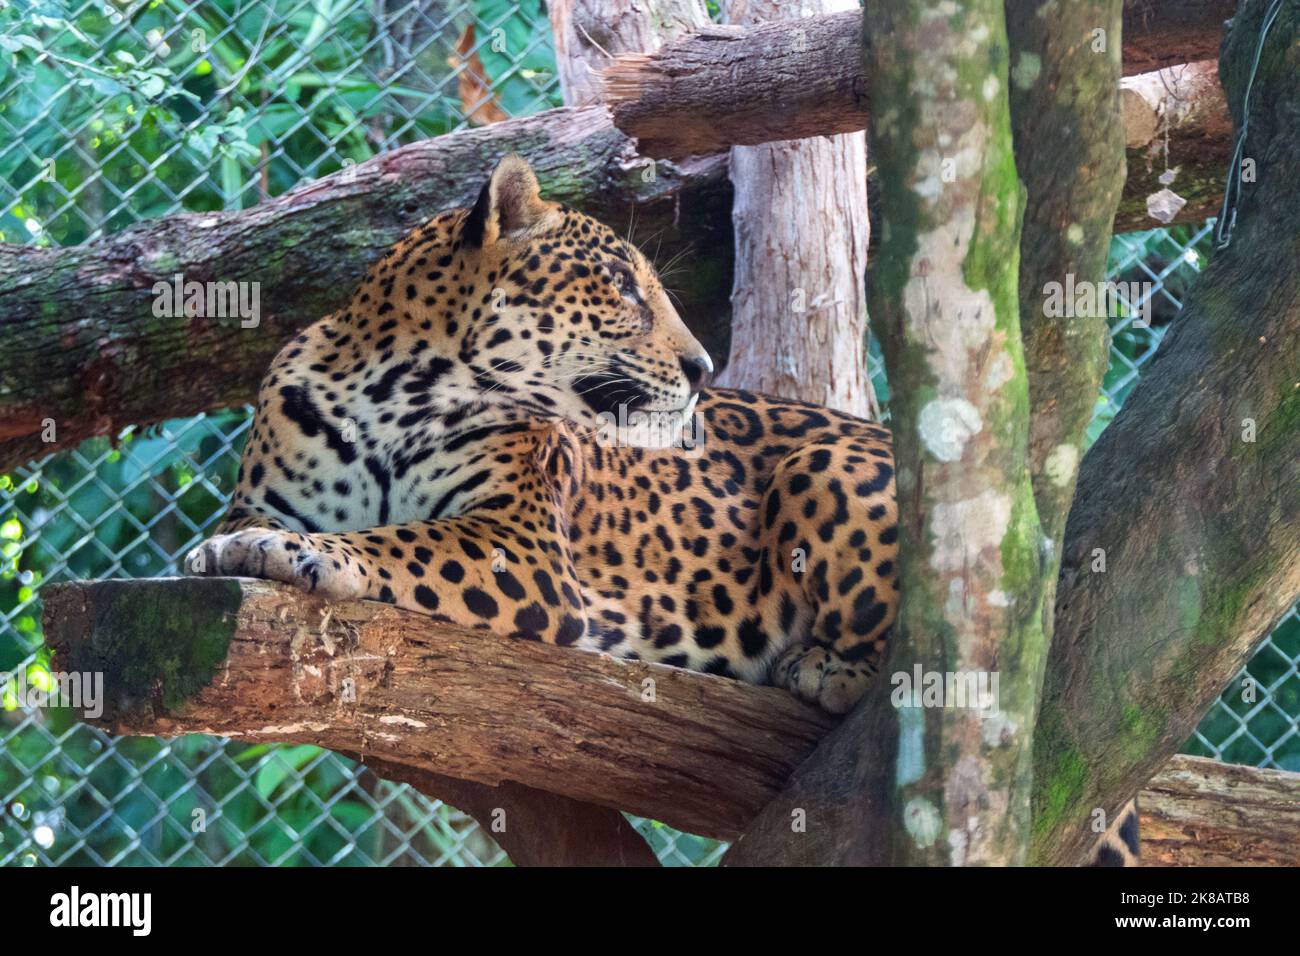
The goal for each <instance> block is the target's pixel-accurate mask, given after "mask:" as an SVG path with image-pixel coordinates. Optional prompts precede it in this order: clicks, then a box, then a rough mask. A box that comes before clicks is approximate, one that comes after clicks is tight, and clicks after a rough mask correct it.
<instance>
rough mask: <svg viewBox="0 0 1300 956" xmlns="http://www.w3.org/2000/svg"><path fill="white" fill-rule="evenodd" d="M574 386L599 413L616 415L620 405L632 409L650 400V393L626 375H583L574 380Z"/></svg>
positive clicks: (589, 405)
mask: <svg viewBox="0 0 1300 956" xmlns="http://www.w3.org/2000/svg"><path fill="white" fill-rule="evenodd" d="M573 388H574V391H576V392H577V393H578V397H580V398H581V399H582V400H583V401H584V402H586V403H587V406H588V407H589V408H591V410H592V411H594V412H596V413H597V414H602V413H608V414H611V415H616V414H618V410H619V408H620V407H622V408H626V409H628V410H629V411H631V410H634V409H640V408H642V407H643V406H644V405H645V404H646V403H647V402H648V401H650V393H649V392H647V391H646V390H645V389H644V388H642V387H641V386H640V385H638V384H637V383H636V382H635V381H633V380H632V379H630V378H628V377H627V376H626V375H611V374H609V373H601V374H596V375H583V376H580V377H579V378H576V379H574V380H573Z"/></svg>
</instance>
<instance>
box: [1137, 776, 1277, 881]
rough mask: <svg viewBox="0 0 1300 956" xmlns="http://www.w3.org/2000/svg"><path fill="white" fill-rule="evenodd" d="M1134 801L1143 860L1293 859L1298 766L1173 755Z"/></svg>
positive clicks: (1260, 862) (1265, 862) (1221, 862)
mask: <svg viewBox="0 0 1300 956" xmlns="http://www.w3.org/2000/svg"><path fill="white" fill-rule="evenodd" d="M1138 807H1139V809H1140V810H1141V813H1142V828H1141V829H1142V865H1143V866H1300V774H1295V773H1285V772H1283V771H1281V770H1263V769H1260V768H1257V767H1243V766H1240V765H1238V764H1225V763H1219V762H1218V761H1216V760H1207V759H1205V758H1204V757H1187V756H1178V757H1175V758H1174V759H1173V760H1171V761H1170V762H1169V764H1168V766H1166V767H1165V769H1164V770H1162V771H1160V773H1159V774H1157V775H1156V777H1155V779H1154V780H1152V781H1151V782H1150V783H1148V784H1147V785H1146V787H1145V788H1144V789H1143V791H1142V795H1141V797H1139V798H1138Z"/></svg>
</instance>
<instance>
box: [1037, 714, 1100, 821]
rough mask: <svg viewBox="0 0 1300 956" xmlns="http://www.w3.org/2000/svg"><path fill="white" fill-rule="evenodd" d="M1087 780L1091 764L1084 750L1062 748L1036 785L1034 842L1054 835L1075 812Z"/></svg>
mask: <svg viewBox="0 0 1300 956" xmlns="http://www.w3.org/2000/svg"><path fill="white" fill-rule="evenodd" d="M1040 733H1041V730H1040ZM1087 781H1088V765H1087V763H1086V762H1085V761H1084V759H1083V756H1082V754H1080V753H1079V752H1078V751H1077V750H1074V749H1073V748H1067V749H1065V750H1062V751H1061V752H1060V753H1059V754H1058V755H1057V757H1056V760H1055V761H1054V763H1053V766H1052V769H1051V770H1050V771H1048V773H1047V776H1046V779H1045V781H1044V782H1043V783H1042V784H1040V785H1038V786H1036V788H1035V789H1036V790H1037V794H1036V796H1037V799H1036V800H1035V806H1034V810H1035V812H1034V819H1033V828H1032V836H1033V841H1034V843H1035V844H1039V843H1040V842H1041V841H1043V840H1046V839H1050V838H1052V837H1053V836H1054V835H1055V834H1056V833H1058V832H1059V830H1060V828H1061V825H1062V824H1063V823H1064V821H1065V820H1066V819H1067V818H1069V817H1070V816H1072V815H1075V814H1076V810H1077V804H1078V802H1079V800H1080V798H1081V797H1082V796H1083V790H1084V785H1085V784H1086V783H1087Z"/></svg>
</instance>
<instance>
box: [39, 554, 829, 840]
mask: <svg viewBox="0 0 1300 956" xmlns="http://www.w3.org/2000/svg"><path fill="white" fill-rule="evenodd" d="M43 596H44V598H45V622H46V629H45V634H46V640H47V641H48V642H49V644H50V645H51V646H52V647H54V648H55V650H56V653H57V655H58V661H59V665H58V666H59V667H60V668H61V669H63V670H65V671H102V672H103V673H104V675H105V687H106V690H107V696H108V708H107V710H106V713H105V721H106V722H107V723H108V725H109V726H111V727H112V728H113V729H115V730H116V731H118V732H121V733H147V734H150V735H153V736H174V735H177V734H185V733H212V734H217V735H220V736H225V737H232V738H234V739H237V740H241V741H263V742H269V741H282V742H298V743H311V744H316V745H318V746H322V747H327V748H329V749H331V750H340V751H346V752H349V753H354V754H358V755H360V757H361V759H363V760H365V759H369V758H371V757H377V758H379V759H381V760H383V761H385V762H387V763H393V764H401V765H403V766H406V767H410V768H414V769H416V770H419V771H429V772H432V773H436V774H442V775H444V776H448V777H455V778H460V779H464V780H472V781H475V782H477V783H481V784H487V785H489V786H497V785H504V784H508V783H509V784H522V785H524V786H527V787H535V788H538V789H542V790H547V791H550V792H552V793H558V794H560V795H562V796H566V797H571V798H573V799H575V800H579V801H583V802H587V803H596V804H600V805H602V806H606V807H611V808H615V809H622V810H627V811H630V812H633V813H638V814H641V815H643V816H649V817H653V818H655V819H657V820H662V821H663V822H665V823H668V824H671V825H673V826H676V827H679V828H681V829H683V830H687V831H689V832H692V833H699V834H702V835H705V836H713V837H721V838H724V839H728V838H731V837H734V836H735V835H736V834H738V833H739V832H740V830H741V828H742V827H743V826H744V825H745V824H746V823H747V822H748V821H749V819H750V818H751V817H752V816H753V815H754V814H755V813H756V812H757V810H758V808H759V807H761V806H762V805H763V803H764V802H766V800H767V798H768V797H769V796H770V794H771V793H772V791H773V790H774V789H775V788H776V787H778V786H779V785H780V783H781V781H782V780H784V779H785V777H786V776H787V775H788V774H789V773H790V771H791V770H792V769H793V767H794V766H795V765H796V764H797V763H798V762H799V761H800V760H802V759H803V758H804V757H805V756H807V754H808V753H809V752H810V751H811V750H812V748H813V746H814V745H815V744H816V742H817V741H818V740H819V739H820V738H821V737H822V735H823V734H825V732H826V731H827V730H828V729H829V728H830V726H831V725H832V724H833V720H832V719H831V718H829V717H828V716H826V715H825V714H823V713H822V712H821V711H818V710H817V709H815V708H813V707H811V706H809V705H806V704H802V703H800V702H798V701H797V700H795V699H794V698H792V697H791V696H790V695H789V694H787V693H785V692H784V691H781V690H777V689H775V688H755V687H750V686H747V685H744V684H741V683H738V682H736V681H733V680H728V679H725V678H721V677H709V676H705V675H701V674H695V673H691V672H689V671H682V670H677V669H675V668H671V667H664V666H662V665H657V664H644V663H635V662H630V661H619V660H614V659H612V658H609V657H605V656H603V655H596V654H587V653H582V652H579V651H574V650H566V649H564V648H559V647H554V646H551V645H546V644H535V643H529V642H525V641H514V640H510V639H508V638H504V637H495V636H493V635H491V634H488V633H486V632H468V631H458V630H453V629H449V628H447V627H445V626H443V625H439V624H436V623H434V622H433V621H431V620H429V619H428V618H425V617H422V616H420V615H415V614H410V613H407V612H403V611H398V610H396V609H395V608H392V607H390V606H388V605H383V604H377V603H372V602H348V603H342V604H335V605H326V604H325V603H324V602H323V601H321V600H320V599H318V598H313V597H309V596H307V595H305V594H303V593H301V592H299V591H296V590H294V589H292V588H288V587H284V586H282V585H277V584H271V583H268V582H264V581H252V580H247V579H230V578H227V579H191V578H179V579H177V578H171V579H167V578H159V579H152V580H147V581H101V582H98V583H94V584H77V585H52V586H50V587H48V588H47V589H46V590H45V591H44V592H43ZM349 682H350V683H349ZM435 792H436V788H435ZM438 795H439V796H441V795H442V794H438ZM452 799H453V800H455V799H456V798H455V797H452ZM508 825H509V824H508V823H507V826H508Z"/></svg>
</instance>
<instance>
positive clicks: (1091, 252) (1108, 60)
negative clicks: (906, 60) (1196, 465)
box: [1006, 0, 1124, 642]
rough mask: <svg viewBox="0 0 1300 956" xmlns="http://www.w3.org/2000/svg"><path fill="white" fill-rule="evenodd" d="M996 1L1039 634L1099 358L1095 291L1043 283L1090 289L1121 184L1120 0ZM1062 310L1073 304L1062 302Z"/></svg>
mask: <svg viewBox="0 0 1300 956" xmlns="http://www.w3.org/2000/svg"><path fill="white" fill-rule="evenodd" d="M1048 2H1050V0H1007V3H1006V13H1007V32H1008V40H1009V42H1010V44H1011V69H1010V103H1011V124H1012V134H1013V137H1014V141H1015V154H1016V168H1017V171H1018V173H1019V175H1020V181H1021V182H1022V183H1023V184H1024V188H1025V214H1024V223H1023V231H1022V234H1021V239H1020V274H1019V295H1020V335H1021V341H1022V342H1023V344H1024V351H1025V370H1026V372H1027V375H1028V380H1029V422H1030V424H1029V471H1030V476H1031V479H1032V482H1033V489H1034V504H1035V509H1036V510H1037V512H1038V518H1039V521H1040V523H1041V526H1042V535H1043V543H1042V544H1041V545H1040V548H1041V552H1042V553H1041V556H1040V569H1041V574H1042V580H1043V582H1044V588H1043V593H1042V599H1041V603H1040V605H1039V606H1040V607H1041V608H1042V610H1043V632H1044V634H1045V635H1046V638H1047V640H1048V641H1049V642H1050V640H1051V636H1052V629H1053V628H1052V622H1053V613H1052V612H1053V607H1054V603H1055V600H1054V599H1055V595H1056V580H1057V575H1058V573H1059V570H1060V554H1061V541H1062V538H1063V536H1064V534H1065V519H1066V516H1067V515H1068V514H1069V511H1070V502H1071V501H1072V500H1073V498H1074V483H1075V479H1076V477H1077V475H1078V467H1079V460H1080V458H1081V457H1082V455H1083V447H1084V433H1085V430H1086V429H1087V427H1088V423H1089V422H1090V421H1091V420H1092V415H1093V411H1094V408H1095V405H1096V400H1097V390H1098V389H1099V388H1100V386H1101V381H1102V376H1104V375H1105V373H1106V366H1107V364H1108V361H1109V357H1110V356H1109V350H1108V348H1107V332H1106V313H1107V309H1106V305H1105V300H1104V299H1103V298H1101V297H1096V298H1095V299H1094V301H1096V302H1099V303H1100V306H1099V307H1097V308H1094V309H1092V310H1089V311H1085V314H1082V315H1070V316H1062V315H1060V314H1058V313H1056V312H1055V311H1052V310H1049V309H1048V308H1047V303H1048V302H1049V301H1050V293H1049V289H1051V288H1053V287H1056V288H1058V289H1062V288H1063V287H1065V286H1075V287H1078V288H1083V287H1085V286H1087V285H1091V286H1092V287H1093V288H1095V289H1100V287H1101V283H1102V281H1103V280H1104V279H1105V276H1106V259H1107V256H1108V254H1109V250H1110V236H1111V223H1112V221H1113V219H1114V217H1115V207H1116V204H1117V203H1118V202H1119V199H1120V193H1121V192H1122V190H1123V184H1124V144H1123V142H1122V140H1121V137H1122V135H1123V129H1122V127H1121V120H1120V109H1119V104H1120V97H1119V85H1120V57H1119V45H1118V37H1119V29H1120V18H1121V3H1120V0H1075V2H1073V3H1071V4H1070V5H1069V6H1067V7H1064V8H1061V7H1055V6H1054V7H1051V8H1049V6H1048ZM1071 311H1073V310H1071Z"/></svg>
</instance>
